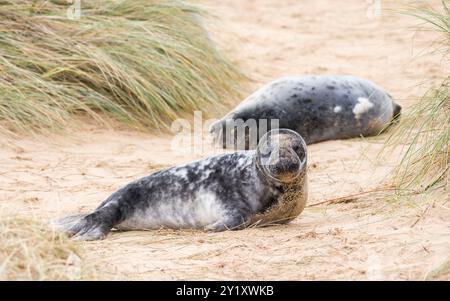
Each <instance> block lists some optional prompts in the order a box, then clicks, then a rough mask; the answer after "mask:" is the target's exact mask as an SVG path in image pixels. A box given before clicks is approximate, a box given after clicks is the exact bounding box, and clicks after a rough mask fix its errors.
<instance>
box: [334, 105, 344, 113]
mask: <svg viewBox="0 0 450 301" xmlns="http://www.w3.org/2000/svg"><path fill="white" fill-rule="evenodd" d="M333 111H334V112H335V113H336V114H337V113H339V112H341V111H342V107H341V106H335V107H334V110H333Z"/></svg>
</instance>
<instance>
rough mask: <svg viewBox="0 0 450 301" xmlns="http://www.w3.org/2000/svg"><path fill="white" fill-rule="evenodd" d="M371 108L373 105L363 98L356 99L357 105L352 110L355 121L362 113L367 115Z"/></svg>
mask: <svg viewBox="0 0 450 301" xmlns="http://www.w3.org/2000/svg"><path fill="white" fill-rule="evenodd" d="M372 107H373V103H372V102H371V101H370V100H369V99H368V98H365V97H358V103H357V104H356V105H355V107H354V108H353V114H355V118H356V119H360V118H361V117H362V115H363V114H364V113H367V112H368V111H369V110H370V109H371V108H372Z"/></svg>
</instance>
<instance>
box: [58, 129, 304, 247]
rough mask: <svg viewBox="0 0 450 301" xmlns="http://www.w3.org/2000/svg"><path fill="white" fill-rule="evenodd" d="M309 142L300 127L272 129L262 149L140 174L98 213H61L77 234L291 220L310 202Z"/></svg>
mask: <svg viewBox="0 0 450 301" xmlns="http://www.w3.org/2000/svg"><path fill="white" fill-rule="evenodd" d="M306 160H307V153H306V144H305V142H304V141H303V139H302V138H301V137H300V136H299V135H298V134H297V133H295V132H293V131H290V130H284V129H281V130H279V131H278V130H275V131H271V132H269V133H267V134H266V136H265V137H264V138H263V140H261V142H260V146H259V147H258V148H257V150H256V151H240V152H235V153H232V154H223V155H219V156H214V157H209V158H206V159H203V160H199V161H196V162H193V163H190V164H187V165H183V166H177V167H172V168H169V169H165V170H161V171H158V172H155V173H153V174H151V175H149V176H146V177H143V178H140V179H138V180H136V181H134V182H132V183H130V184H128V185H126V186H125V187H123V188H121V189H119V190H118V191H116V192H114V193H113V194H112V195H111V196H110V197H108V198H107V199H106V200H105V201H104V202H103V203H101V204H100V206H99V207H98V208H97V209H95V211H94V212H92V213H91V214H88V215H77V216H72V217H67V218H64V219H62V220H60V221H59V222H58V223H57V225H59V227H60V228H62V230H64V231H66V232H67V233H68V234H69V235H71V236H73V237H74V238H75V239H80V240H95V239H102V238H104V237H105V236H106V235H107V234H108V232H109V231H110V230H111V229H113V228H115V229H119V230H132V229H158V228H161V227H165V228H175V229H180V228H200V229H205V230H207V231H223V230H227V229H241V228H243V227H246V226H248V225H250V224H255V223H256V224H271V223H286V222H288V221H290V220H292V219H293V218H295V217H296V216H298V215H299V214H300V213H301V212H302V210H303V208H304V206H305V202H306V198H307V191H306Z"/></svg>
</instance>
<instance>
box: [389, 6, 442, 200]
mask: <svg viewBox="0 0 450 301" xmlns="http://www.w3.org/2000/svg"><path fill="white" fill-rule="evenodd" d="M407 13H408V14H409V15H413V16H414V17H416V18H419V19H420V20H422V21H424V22H425V24H426V25H424V27H425V29H426V30H430V28H429V26H428V25H430V24H431V25H432V27H431V28H432V29H434V30H438V31H439V32H441V33H442V35H443V39H442V41H440V43H439V47H438V49H437V50H436V51H439V53H441V54H442V55H443V58H444V61H445V63H447V64H448V63H449V62H450V60H449V54H450V11H449V8H448V7H447V5H446V4H445V2H442V7H441V9H440V10H436V9H433V8H426V7H423V8H421V9H416V10H413V11H408V12H407ZM449 141H450V77H449V76H447V78H445V79H444V80H443V82H442V84H441V85H440V86H439V87H437V88H434V89H432V90H430V91H429V92H428V93H427V94H426V95H425V96H424V97H423V98H422V100H421V101H420V102H418V103H417V104H415V105H414V106H413V107H411V108H410V109H409V111H408V112H407V113H406V114H404V116H402V118H401V122H400V124H399V126H398V127H396V130H395V131H393V132H392V133H391V136H390V138H389V140H388V145H394V146H395V145H399V144H400V145H405V148H406V150H405V155H404V157H403V159H402V161H401V163H400V164H399V167H398V169H397V174H396V180H397V187H398V188H399V191H402V190H403V191H404V190H409V189H416V190H418V191H422V192H427V191H429V190H433V189H443V191H444V193H445V191H446V189H448V184H449V175H450V172H449V171H450V170H449V166H450V143H449Z"/></svg>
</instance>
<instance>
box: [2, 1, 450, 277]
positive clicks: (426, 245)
mask: <svg viewBox="0 0 450 301" xmlns="http://www.w3.org/2000/svg"><path fill="white" fill-rule="evenodd" d="M399 2H403V3H407V2H411V1H382V2H381V3H382V11H381V15H380V16H377V13H376V11H373V10H372V7H371V6H370V4H368V3H366V1H361V0H345V1H344V0H342V1H328V0H314V1H313V0H302V1H298V0H283V1H278V0H277V1H276V0H246V1H241V0H227V1H202V2H201V3H204V5H205V6H206V7H207V8H208V9H209V10H210V11H211V12H212V13H213V14H214V15H216V16H218V17H219V18H218V19H214V18H211V19H209V20H208V22H207V25H208V27H209V28H210V30H211V32H212V37H213V39H214V40H216V42H217V44H218V46H219V48H220V49H222V50H223V51H224V52H225V53H226V54H227V55H228V56H229V57H230V58H231V59H232V60H233V62H234V63H235V64H237V65H239V66H240V67H241V68H242V69H243V70H244V72H245V73H246V74H247V75H248V76H249V77H250V79H251V83H250V85H249V86H248V87H247V92H248V93H249V92H251V91H253V90H254V89H256V88H258V87H259V86H261V85H263V84H265V83H267V82H268V81H270V80H273V79H276V78H278V77H280V76H285V75H298V74H319V73H321V74H322V73H325V74H352V75H357V76H362V77H366V78H369V79H371V80H373V81H375V82H376V83H378V84H379V85H381V86H383V87H385V88H386V89H387V90H388V91H389V92H390V93H391V94H392V95H393V96H394V98H395V99H396V100H397V101H398V102H399V103H400V104H401V105H402V106H403V107H406V108H407V107H408V106H410V105H411V104H413V103H414V102H416V101H417V100H418V99H419V97H420V96H421V95H422V94H423V93H424V92H425V91H426V90H427V89H429V88H430V87H431V86H432V84H433V83H434V82H436V81H438V80H439V79H440V78H442V77H443V75H444V74H446V72H447V73H448V66H444V65H443V62H442V60H441V58H440V57H439V55H438V54H427V53H428V52H429V51H430V50H431V49H432V45H433V41H435V39H436V38H437V36H436V34H434V33H432V32H416V31H415V30H414V27H413V26H414V25H417V24H418V23H417V22H416V21H415V20H413V19H412V18H410V17H407V16H400V15H393V14H392V12H390V11H388V10H387V9H389V8H394V7H398V6H399V5H400V4H399ZM435 2H436V3H438V2H439V1H435ZM223 101H224V102H227V103H230V105H231V104H233V103H234V104H235V103H236V101H234V100H223ZM217 117H219V116H217ZM386 137H387V135H383V136H381V137H376V138H370V139H350V140H342V141H328V142H324V143H319V144H315V145H311V146H310V147H309V148H308V151H309V170H308V172H309V195H310V197H309V201H308V204H309V206H308V207H307V208H306V209H305V211H304V212H303V213H302V215H301V216H299V217H298V218H297V219H295V220H294V221H293V222H291V223H290V224H288V225H284V226H275V227H268V228H256V229H247V230H243V231H234V232H223V233H213V234H208V233H203V232H201V231H173V230H160V231H141V232H137V231H132V232H123V233H112V234H111V235H109V236H108V238H107V239H106V240H103V241H96V242H80V243H79V245H80V247H81V248H83V249H84V252H83V254H84V255H83V258H82V261H83V262H84V263H86V264H91V265H95V268H96V274H97V278H99V279H148V280H161V279H169V280H170V279H239V280H243V279H249V280H254V279H258V280H264V279H282V280H289V279H293V280H299V279H361V280H364V279H418V280H420V279H425V278H426V277H427V276H430V275H432V273H433V271H435V270H436V269H438V268H439V267H440V266H441V265H443V264H445V263H446V262H447V261H448V260H450V222H449V220H450V203H449V202H448V198H447V199H437V200H436V199H433V200H432V201H430V199H428V198H426V197H423V198H420V197H416V198H414V199H411V200H410V201H408V200H406V201H405V200H398V199H395V197H394V195H393V194H392V191H390V190H389V188H390V183H391V181H390V176H389V175H390V172H391V171H392V169H393V168H394V166H395V165H396V164H397V163H398V160H399V158H400V154H401V149H400V148H397V149H394V150H391V151H389V152H387V153H384V155H381V156H379V152H380V150H381V149H382V148H383V146H384V142H385V140H386ZM172 141H173V136H172V135H170V134H167V133H166V134H155V133H142V132H135V131H130V130H127V129H123V127H122V129H121V128H115V129H114V130H112V129H105V128H102V127H100V126H99V125H96V124H92V123H89V122H87V123H86V124H85V126H84V127H83V128H82V129H80V128H75V127H74V128H69V129H67V132H66V133H65V134H49V135H40V136H30V135H24V134H23V135H19V136H17V137H11V136H6V135H1V136H0V204H1V207H2V208H3V209H2V210H7V211H8V212H9V211H11V212H19V213H20V214H25V215H27V216H31V217H34V218H36V219H39V220H43V221H46V220H48V219H51V218H57V217H61V216H65V215H67V214H73V213H78V212H87V211H89V210H92V209H93V208H95V207H96V206H97V205H98V204H99V202H100V201H102V200H103V199H104V198H106V197H107V196H108V195H109V194H110V193H112V192H113V191H114V190H115V189H117V188H119V187H121V186H122V185H124V184H126V183H127V182H129V181H131V180H132V179H135V178H136V177H139V176H142V175H146V174H148V173H150V172H152V171H155V170H158V169H161V168H164V167H168V166H172V165H175V164H179V163H183V162H189V161H191V160H193V159H197V158H200V157H202V156H204V155H207V154H211V153H212V152H213V151H212V150H210V149H206V150H205V151H204V152H202V153H185V154H179V153H176V152H174V151H173V150H172V148H171V143H172ZM371 190H374V191H378V192H376V193H372V194H365V193H364V192H366V191H371ZM333 199H336V201H334V202H333V201H330V202H325V203H322V202H324V201H327V200H333ZM318 203H320V204H318ZM314 204H318V205H316V206H314ZM311 205H313V206H311ZM440 277H441V278H442V279H450V276H449V275H448V274H447V275H441V276H440Z"/></svg>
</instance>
